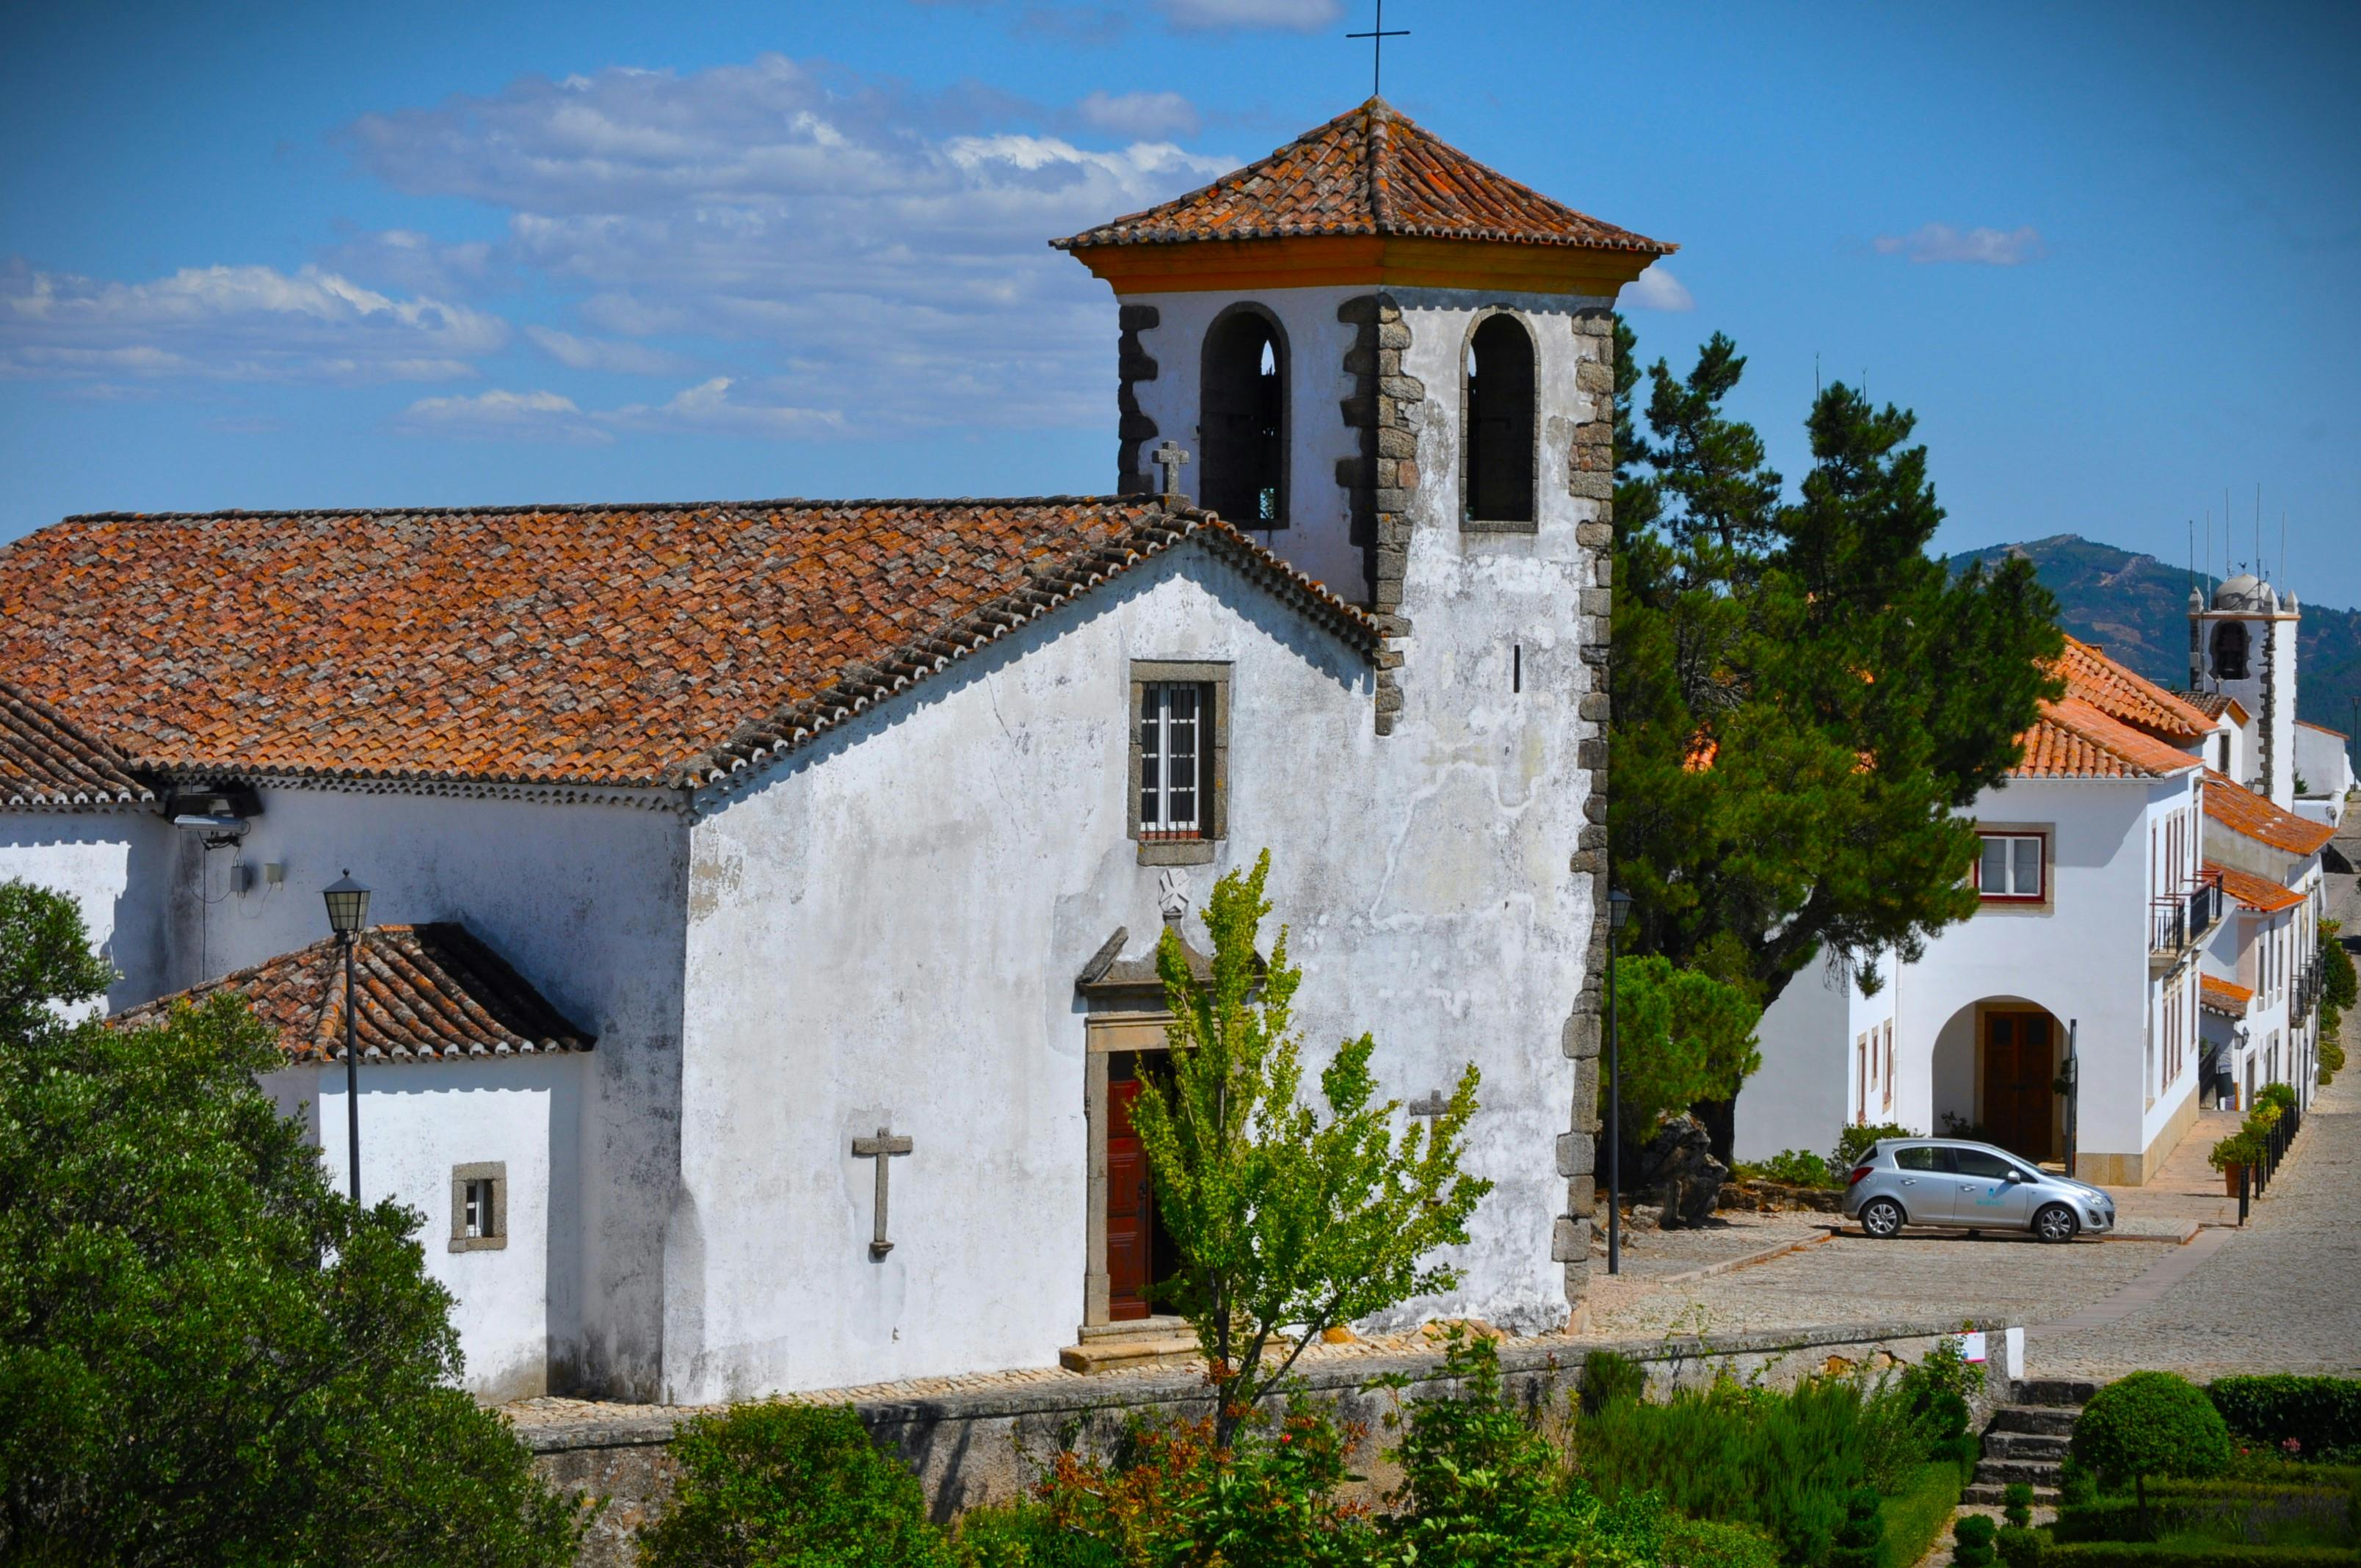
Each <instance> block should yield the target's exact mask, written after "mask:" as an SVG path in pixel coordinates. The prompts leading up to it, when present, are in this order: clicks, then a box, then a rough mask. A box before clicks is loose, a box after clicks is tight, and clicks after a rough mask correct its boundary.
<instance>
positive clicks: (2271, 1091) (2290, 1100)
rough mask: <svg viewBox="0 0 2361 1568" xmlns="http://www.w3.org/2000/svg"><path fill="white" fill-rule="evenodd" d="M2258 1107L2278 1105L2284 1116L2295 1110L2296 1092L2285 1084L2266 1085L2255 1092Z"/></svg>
mask: <svg viewBox="0 0 2361 1568" xmlns="http://www.w3.org/2000/svg"><path fill="white" fill-rule="evenodd" d="M2255 1103H2256V1104H2257V1105H2276V1106H2278V1107H2279V1112H2280V1113H2281V1114H2282V1115H2284V1114H2285V1113H2288V1112H2290V1111H2292V1110H2294V1109H2295V1091H2294V1090H2293V1089H2292V1088H2290V1086H2288V1085H2287V1084H2284V1083H2266V1084H2264V1085H2263V1086H2262V1087H2261V1088H2260V1089H2257V1090H2256V1091H2255Z"/></svg>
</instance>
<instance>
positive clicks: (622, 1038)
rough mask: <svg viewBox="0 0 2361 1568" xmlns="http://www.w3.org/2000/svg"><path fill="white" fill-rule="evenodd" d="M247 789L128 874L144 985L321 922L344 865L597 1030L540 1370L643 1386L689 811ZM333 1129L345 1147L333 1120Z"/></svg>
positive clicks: (657, 1288) (217, 964)
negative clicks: (145, 954)
mask: <svg viewBox="0 0 2361 1568" xmlns="http://www.w3.org/2000/svg"><path fill="white" fill-rule="evenodd" d="M262 806H263V809H262V813H261V815H260V816H259V817H256V818H255V819H254V820H253V822H252V824H251V827H250V828H249V830H248V832H247V836H246V838H245V839H244V841H243V842H242V843H241V844H240V845H239V846H238V847H237V849H236V850H214V851H211V852H210V853H207V852H206V851H203V850H202V849H201V848H200V847H199V846H198V844H197V840H196V836H195V835H193V834H189V833H178V832H176V831H175V830H173V829H171V828H169V827H168V826H165V825H162V824H159V825H158V827H159V831H161V832H163V833H165V834H167V835H170V836H171V838H172V839H175V840H177V841H176V842H174V843H171V844H170V845H168V851H169V853H168V854H167V855H159V856H158V857H156V861H157V863H158V864H159V865H161V866H162V867H163V868H164V869H165V872H166V874H168V875H169V876H170V879H171V881H170V886H168V887H165V888H163V889H160V890H159V889H157V888H155V887H153V886H152V885H147V884H144V883H140V884H135V886H134V889H133V893H132V895H131V896H132V898H133V900H134V901H135V902H137V903H138V904H140V905H142V906H147V907H158V908H165V909H169V910H170V938H169V939H168V943H167V947H168V951H167V952H166V954H165V955H164V957H163V959H162V960H161V964H160V967H161V968H162V969H163V970H166V971H167V972H168V973H169V975H170V980H169V982H168V983H167V984H164V985H159V987H158V988H157V989H158V991H161V990H167V989H177V988H179V987H182V986H186V985H188V984H191V983H193V982H194V981H197V980H199V979H203V978H211V977H213V976H217V975H221V974H225V973H227V972H230V971H232V970H237V969H242V968H244V967H246V966H247V965H250V964H255V963H258V962H260V961H262V960H263V959H269V958H274V957H276V956H278V955H279V954H281V953H285V952H289V951H291V950H293V949H295V948H301V947H304V946H306V945H308V944H310V943H313V942H316V941H319V940H320V939H322V938H324V937H325V936H327V935H328V927H327V916H326V914H325V911H324V906H323V905H322V904H321V901H320V890H321V889H322V888H323V887H324V886H326V885H327V884H328V883H331V882H334V881H335V879H336V877H337V875H338V874H339V873H340V872H342V871H343V870H345V869H346V868H350V870H351V871H352V873H353V875H354V876H355V877H356V878H357V879H358V880H359V881H361V882H363V883H367V884H368V886H369V887H370V888H371V889H372V900H371V904H370V907H369V918H370V919H371V920H372V921H373V922H375V923H379V924H383V925H401V924H419V923H423V922H427V921H434V920H456V921H459V922H461V923H463V924H465V925H466V926H467V927H468V929H469V930H471V931H473V932H474V933H475V934H476V935H477V936H478V937H479V938H482V939H483V940H484V941H485V942H487V943H488V944H489V945H490V946H491V948H493V949H494V950H495V951H497V952H498V953H500V956H501V957H502V958H504V959H507V960H508V961H509V963H510V964H511V966H513V967H514V968H515V969H516V970H517V971H518V972H519V973H520V974H521V975H522V976H523V977H524V978H525V980H526V981H529V982H530V983H531V984H533V986H534V988H535V989H537V990H539V991H540V992H542V994H543V995H544V996H546V997H547V998H548V999H549V1000H550V1002H551V1003H553V1004H555V1006H556V1007H557V1008H558V1010H559V1011H560V1012H562V1013H564V1014H566V1016H567V1017H569V1018H570V1019H572V1020H573V1021H574V1022H575V1023H576V1024H577V1025H580V1026H581V1027H582V1028H584V1029H587V1030H588V1031H590V1032H591V1033H592V1034H593V1035H595V1036H598V1049H597V1050H596V1051H595V1052H593V1053H591V1055H590V1056H589V1057H588V1058H587V1065H586V1067H585V1068H584V1069H583V1073H584V1086H583V1089H582V1091H581V1093H580V1095H579V1096H578V1097H577V1105H576V1108H575V1109H574V1110H573V1111H572V1112H570V1113H571V1114H574V1115H576V1116H577V1122H578V1126H577V1133H576V1136H577V1137H578V1139H579V1140H580V1146H581V1148H582V1150H583V1153H584V1159H583V1162H582V1169H581V1174H580V1176H579V1178H578V1179H579V1181H580V1183H581V1193H582V1199H581V1201H582V1205H583V1213H582V1224H581V1230H582V1234H583V1237H584V1240H583V1244H582V1245H581V1248H580V1253H579V1261H578V1266H575V1267H574V1272H573V1273H572V1274H571V1275H570V1276H568V1275H566V1274H565V1273H564V1272H563V1270H560V1271H559V1272H556V1273H553V1275H552V1277H551V1283H550V1294H551V1314H552V1326H551V1328H550V1330H549V1333H550V1336H551V1338H552V1340H553V1342H554V1343H555V1349H554V1350H553V1352H552V1353H551V1354H552V1355H553V1356H554V1357H555V1371H554V1373H553V1376H554V1377H555V1380H556V1381H558V1382H559V1383H560V1384H561V1385H567V1384H571V1385H576V1386H579V1387H585V1388H588V1389H590V1390H595V1391H600V1392H607V1393H611V1394H615V1395H618V1396H621V1397H629V1398H648V1397H650V1396H651V1395H652V1394H653V1389H654V1387H655V1377H656V1367H657V1365H658V1363H659V1360H660V1358H661V1355H662V1343H663V1341H662V1322H663V1316H662V1307H661V1297H662V1292H663V1284H664V1253H663V1247H664V1227H665V1223H666V1218H667V1215H668V1213H669V1212H670V1209H671V1204H672V1195H673V1190H674V1185H675V1182H674V1174H673V1173H674V1171H675V1163H674V1161H675V1131H674V1127H675V1116H676V1109H675V1107H676V1103H677V1101H676V1096H677V1085H678V1074H679V1017H680V964H681V945H680V944H681V936H680V933H681V921H682V915H681V909H682V893H683V887H684V883H685V866H686V839H687V828H686V823H685V821H684V819H683V818H682V817H679V816H678V815H677V814H674V813H666V812H662V811H652V810H647V809H644V808H641V807H636V806H611V805H588V804H566V805H560V804H549V803H543V802H538V801H525V800H494V799H483V798H473V797H444V796H435V795H401V794H391V793H389V794H382V795H379V794H358V793H345V792H340V791H334V790H319V789H280V788H267V789H265V790H263V791H262ZM233 858H242V859H243V861H245V862H246V863H247V865H249V866H251V867H252V868H253V870H254V875H253V880H252V885H251V886H250V888H249V889H248V890H247V892H245V893H243V894H238V893H234V892H232V891H230V890H231V887H232V878H231V875H230V863H231V861H232V860H233ZM201 862H202V863H203V864H202V869H201ZM273 862H275V863H278V864H280V865H281V866H283V867H284V868H285V872H284V875H285V880H284V882H283V883H280V884H279V885H277V886H273V885H272V884H270V883H269V882H268V881H267V880H266V879H265V875H264V872H263V869H262V868H263V867H264V866H265V865H267V864H269V863H273ZM201 886H202V887H203V889H204V890H205V892H204V894H203V897H200V896H199V894H198V890H199V888H200V887H201ZM155 993H156V992H148V993H147V994H145V995H138V996H126V997H123V998H120V999H118V1004H119V1005H128V1004H130V1003H134V1002H138V1001H145V1000H147V999H148V995H152V994H155ZM387 1070H388V1071H389V1072H392V1073H395V1074H396V1075H397V1076H395V1077H394V1078H393V1079H390V1080H389V1081H390V1082H392V1083H396V1084H401V1085H405V1086H407V1085H409V1084H411V1083H413V1082H415V1081H417V1080H411V1079H406V1078H402V1077H401V1076H399V1075H400V1073H401V1072H402V1071H418V1070H440V1069H387ZM451 1070H453V1071H455V1072H460V1073H465V1072H467V1071H471V1070H473V1066H472V1065H470V1066H458V1065H456V1064H455V1066H454V1068H453V1069H451ZM364 1093H365V1097H366V1093H367V1091H364ZM329 1142H330V1144H331V1145H332V1146H333V1147H332V1148H331V1150H330V1152H331V1153H336V1152H337V1151H338V1150H340V1149H341V1147H342V1146H341V1144H340V1143H338V1142H337V1136H335V1135H332V1136H331V1138H330V1140H329ZM337 1157H338V1158H341V1154H337ZM364 1163H365V1164H366V1155H365V1156H364ZM366 1175H367V1172H366V1170H365V1171H364V1178H366ZM447 1175H448V1172H447V1170H446V1171H445V1177H446V1178H447ZM401 1197H402V1198H403V1200H404V1201H407V1202H410V1203H412V1204H413V1205H415V1206H417V1207H419V1208H421V1209H424V1210H426V1211H427V1212H430V1213H439V1212H442V1210H443V1209H444V1208H445V1206H447V1203H448V1201H449V1198H448V1193H447V1191H445V1190H444V1189H443V1188H441V1187H433V1188H431V1189H430V1190H425V1191H422V1192H418V1193H412V1192H411V1191H409V1190H403V1191H402V1192H401ZM431 1240H432V1238H431V1237H430V1242H431ZM466 1348H467V1354H469V1356H470V1358H471V1359H473V1358H476V1357H477V1356H478V1346H477V1345H476V1344H474V1343H468V1344H467V1346H466Z"/></svg>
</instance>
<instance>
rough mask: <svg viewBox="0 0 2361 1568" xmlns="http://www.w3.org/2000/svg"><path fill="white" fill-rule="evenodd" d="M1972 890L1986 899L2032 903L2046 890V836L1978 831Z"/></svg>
mask: <svg viewBox="0 0 2361 1568" xmlns="http://www.w3.org/2000/svg"><path fill="white" fill-rule="evenodd" d="M1976 838H1977V853H1976V891H1977V892H1978V893H1979V894H1982V895H1983V896H1984V898H1985V899H1986V900H1988V901H1997V902H2003V903H2006V902H2015V903H2026V904H2029V903H2036V902H2038V901H2039V900H2040V899H2041V898H2042V897H2044V896H2045V895H2046V894H2047V893H2048V882H2047V872H2048V864H2047V862H2048V848H2049V841H2048V835H2046V834H2042V833H1979V834H1978V835H1976Z"/></svg>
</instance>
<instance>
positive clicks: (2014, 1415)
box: [1984, 1405, 2081, 1437]
mask: <svg viewBox="0 0 2361 1568" xmlns="http://www.w3.org/2000/svg"><path fill="white" fill-rule="evenodd" d="M2079 1415H2081V1409H2079V1408H2078V1407H2075V1406H2072V1405H2003V1406H2002V1407H2001V1408H2000V1409H1997V1410H1994V1411H1993V1419H1992V1425H1990V1426H1989V1427H1986V1428H1985V1429H1984V1431H1986V1432H1988V1433H1989V1432H2043V1433H2047V1434H2048V1435H2049V1436H2052V1437H2071V1436H2072V1435H2073V1433H2074V1418H2075V1417H2076V1416H2079Z"/></svg>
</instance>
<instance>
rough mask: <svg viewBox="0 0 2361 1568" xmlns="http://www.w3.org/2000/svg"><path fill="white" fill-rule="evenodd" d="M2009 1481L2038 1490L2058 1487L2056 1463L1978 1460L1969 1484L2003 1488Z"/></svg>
mask: <svg viewBox="0 0 2361 1568" xmlns="http://www.w3.org/2000/svg"><path fill="white" fill-rule="evenodd" d="M2011 1481H2022V1482H2024V1483H2026V1485H2027V1486H2032V1487H2034V1488H2035V1489H2037V1490H2038V1489H2039V1488H2041V1487H2044V1486H2048V1487H2049V1488H2051V1489H2052V1490H2055V1489H2056V1487H2057V1486H2058V1462H2057V1461H2056V1460H2054V1459H1979V1460H1978V1461H1976V1473H1975V1475H1973V1476H1972V1477H1971V1485H1974V1486H2007V1485H2008V1484H2009V1483H2010V1482H2011Z"/></svg>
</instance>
